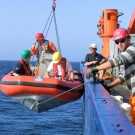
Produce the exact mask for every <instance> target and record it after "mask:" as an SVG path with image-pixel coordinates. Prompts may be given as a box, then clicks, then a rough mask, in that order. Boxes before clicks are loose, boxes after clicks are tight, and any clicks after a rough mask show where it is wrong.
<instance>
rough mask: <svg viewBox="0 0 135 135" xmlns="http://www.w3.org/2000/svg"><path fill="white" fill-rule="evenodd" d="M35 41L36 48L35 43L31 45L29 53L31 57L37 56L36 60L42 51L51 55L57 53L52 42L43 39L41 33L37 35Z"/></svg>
mask: <svg viewBox="0 0 135 135" xmlns="http://www.w3.org/2000/svg"><path fill="white" fill-rule="evenodd" d="M35 39H36V42H37V43H38V46H36V44H35V43H32V47H31V49H30V51H31V54H32V55H37V58H39V57H40V54H41V52H42V51H45V53H51V54H54V53H55V52H56V51H57V49H56V47H55V45H54V44H53V43H52V42H50V41H48V40H46V39H44V35H43V33H37V34H36V36H35Z"/></svg>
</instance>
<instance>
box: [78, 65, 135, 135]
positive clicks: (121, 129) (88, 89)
mask: <svg viewBox="0 0 135 135" xmlns="http://www.w3.org/2000/svg"><path fill="white" fill-rule="evenodd" d="M80 65H81V67H80V69H81V72H82V71H84V69H86V67H85V66H84V65H83V63H81V64H80ZM87 82H88V83H87ZM84 83H85V85H84V87H85V92H84V95H83V105H84V107H83V111H84V113H83V114H84V115H83V116H84V135H135V126H134V125H133V124H132V123H131V122H130V121H129V119H128V118H127V117H126V115H125V114H124V112H123V111H122V110H121V109H120V108H119V107H118V105H117V104H116V103H115V101H114V100H113V99H112V97H111V96H110V94H109V93H108V92H107V91H106V89H105V88H104V87H103V86H102V85H101V84H100V83H99V82H91V80H87V79H86V78H85V74H84Z"/></svg>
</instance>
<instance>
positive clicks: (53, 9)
mask: <svg viewBox="0 0 135 135" xmlns="http://www.w3.org/2000/svg"><path fill="white" fill-rule="evenodd" d="M55 1H56V0H53V4H52V11H51V13H50V15H49V17H48V20H47V22H46V24H45V27H44V30H43V33H44V32H45V30H46V28H47V25H48V29H47V31H46V34H45V39H46V37H47V34H48V31H49V28H50V26H51V23H52V20H53V18H54V25H55V31H56V38H57V44H58V51H59V52H61V49H60V41H59V36H58V29H57V23H56V16H55V8H56V2H55ZM52 13H53V15H52ZM51 16H52V17H51ZM49 21H50V23H49ZM48 23H49V24H48Z"/></svg>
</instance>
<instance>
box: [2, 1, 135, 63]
mask: <svg viewBox="0 0 135 135" xmlns="http://www.w3.org/2000/svg"><path fill="white" fill-rule="evenodd" d="M51 6H52V0H38V1H37V0H11V1H10V0H3V1H1V4H0V18H1V19H0V48H1V49H0V60H18V59H19V58H20V56H21V52H22V51H23V50H25V49H29V48H30V47H31V43H32V42H34V40H35V39H34V37H35V34H36V33H37V32H42V31H43V29H44V27H45V24H46V22H47V19H48V17H49V14H50V12H51V10H52V9H51ZM134 8H135V1H134V0H130V1H128V0H94V1H93V2H92V1H91V0H56V11H55V15H56V21H57V27H58V34H59V40H60V47H61V52H62V55H63V56H64V57H66V58H67V59H68V60H69V61H73V62H74V61H78V62H79V61H81V60H84V58H85V55H86V53H88V52H89V49H88V46H89V44H90V43H96V44H97V45H98V52H99V53H100V52H101V43H102V41H101V38H100V37H99V36H98V35H97V31H98V29H97V24H98V21H99V18H100V16H101V13H102V10H105V9H117V10H118V12H123V13H124V15H123V16H121V17H119V21H120V26H121V27H124V28H127V27H128V24H129V22H130V19H131V16H132V13H133V10H134ZM47 39H48V40H50V41H52V42H53V43H54V44H55V46H56V47H58V45H57V40H56V33H55V27H54V21H53V22H52V25H51V27H50V29H49V32H48V36H47Z"/></svg>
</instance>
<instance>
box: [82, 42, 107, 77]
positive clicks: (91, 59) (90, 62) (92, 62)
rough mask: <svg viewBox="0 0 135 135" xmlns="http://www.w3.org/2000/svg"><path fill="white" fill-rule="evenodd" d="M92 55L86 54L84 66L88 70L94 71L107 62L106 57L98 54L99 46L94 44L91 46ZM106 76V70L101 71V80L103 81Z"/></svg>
mask: <svg viewBox="0 0 135 135" xmlns="http://www.w3.org/2000/svg"><path fill="white" fill-rule="evenodd" d="M89 49H90V53H88V54H86V56H85V62H84V65H85V66H87V68H88V69H92V68H94V67H96V66H97V65H100V64H101V63H104V62H105V61H106V59H105V57H104V56H102V55H101V54H99V53H97V45H96V44H95V43H92V44H90V45H89ZM103 75H104V70H101V71H99V79H100V80H102V79H103Z"/></svg>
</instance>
